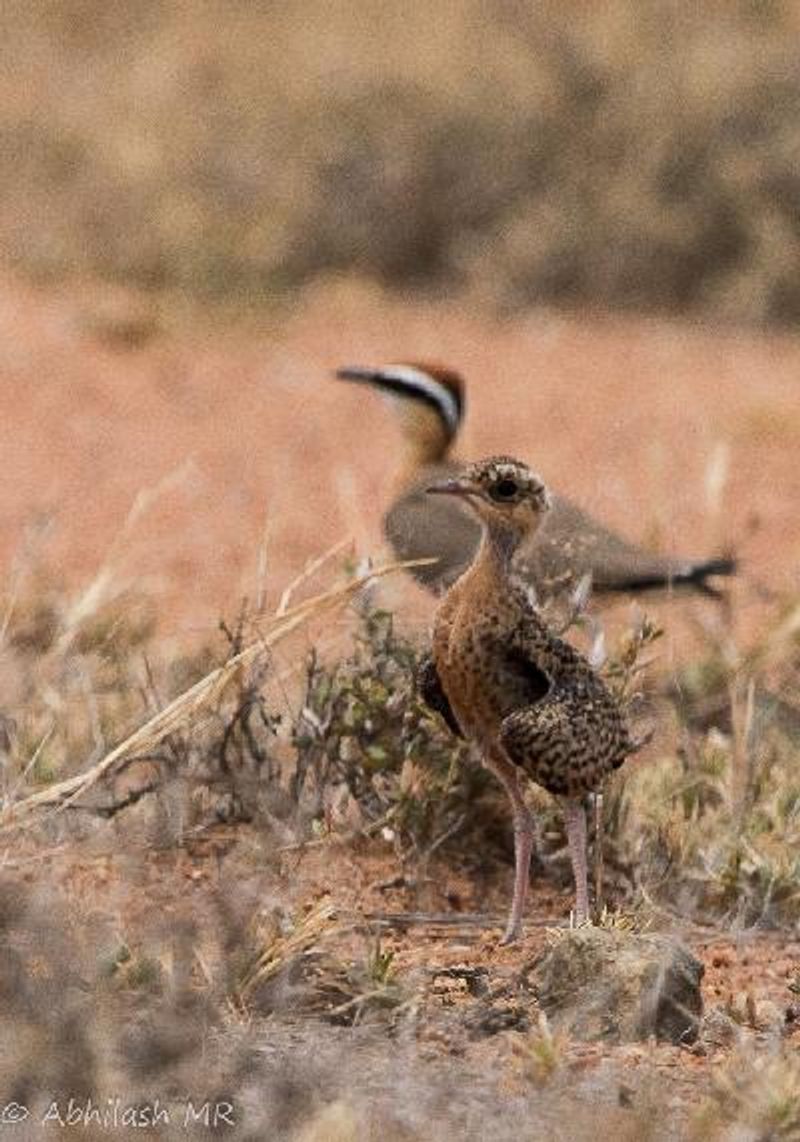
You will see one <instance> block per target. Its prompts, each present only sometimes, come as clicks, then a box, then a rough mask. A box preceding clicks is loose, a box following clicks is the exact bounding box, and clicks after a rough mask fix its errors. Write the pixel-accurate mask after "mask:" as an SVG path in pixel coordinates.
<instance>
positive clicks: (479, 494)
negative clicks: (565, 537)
mask: <svg viewBox="0 0 800 1142" xmlns="http://www.w3.org/2000/svg"><path fill="white" fill-rule="evenodd" d="M426 490H427V491H428V492H429V493H431V494H432V495H444V496H458V497H460V498H461V499H463V500H464V501H465V503H467V504H469V506H470V507H471V508H472V509H473V511H475V512H476V513H477V515H478V516H480V518H481V520H482V521H483V522H484V524H485V525H486V526H487V528H488V530H489V532H490V534H491V533H495V534H497V535H503V536H504V537H505V539H506V541H508V542H511V543H512V544H513V546H516V545H517V544H518V543H519V542H521V540H523V539H524V538H525V537H526V536H528V535H530V534H532V533H533V532H534V531H536V529H537V528H538V527H539V526H540V524H541V523H542V521H543V519H544V517H545V516H546V514H547V512H548V511H549V510H550V493H549V492H548V490H547V488H546V487H545V485H544V483H543V482H542V480H541V478H540V477H539V476H537V474H536V473H535V472H532V471H531V469H530V468H529V467H528V466H527V464H523V463H522V461H520V460H514V459H513V458H512V457H511V456H492V457H490V458H489V459H488V460H479V461H478V462H477V463H475V464H470V465H469V467H468V468H465V469H464V471H463V472H462V473H461V475H460V476H458V477H456V478H455V479H451V480H441V481H439V482H438V483H436V484H432V485H431V486H430V487H429V488H427V489H426Z"/></svg>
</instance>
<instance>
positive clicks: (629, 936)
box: [532, 927, 703, 1043]
mask: <svg viewBox="0 0 800 1142" xmlns="http://www.w3.org/2000/svg"><path fill="white" fill-rule="evenodd" d="M702 977H703V965H702V964H701V963H700V961H699V960H698V959H696V958H695V956H693V955H692V953H691V952H690V951H689V949H688V948H687V947H685V946H684V945H683V944H681V943H680V942H679V941H678V940H675V939H673V938H672V937H669V936H661V935H656V934H651V933H646V934H643V935H639V934H634V933H631V932H624V931H614V930H610V929H607V928H589V927H586V928H577V929H575V930H574V931H569V932H565V933H564V934H563V936H561V937H560V938H559V939H558V940H557V941H556V942H555V943H554V944H553V945H552V946H551V947H549V948H548V949H547V950H546V951H545V952H543V953H542V955H540V956H539V957H538V958H537V960H535V961H534V963H533V965H532V983H533V986H534V989H535V991H536V994H537V997H538V1000H539V1003H540V1005H541V1007H542V1008H543V1009H544V1011H545V1012H546V1013H547V1015H548V1017H549V1018H550V1019H552V1021H553V1023H554V1025H555V1026H558V1027H562V1028H564V1029H566V1030H568V1031H569V1032H570V1034H572V1035H574V1036H575V1038H578V1039H587V1040H597V1039H604V1040H608V1041H611V1042H616V1043H622V1042H632V1041H636V1040H643V1039H649V1038H650V1037H651V1036H655V1038H656V1039H660V1040H665V1041H667V1042H670V1043H693V1042H694V1041H695V1039H696V1038H697V1033H698V1027H699V1022H700V1017H701V1015H702V1011H703V1000H702V996H701V993H700V980H701V979H702Z"/></svg>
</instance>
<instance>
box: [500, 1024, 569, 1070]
mask: <svg viewBox="0 0 800 1142" xmlns="http://www.w3.org/2000/svg"><path fill="white" fill-rule="evenodd" d="M567 1043H568V1039H567V1036H566V1035H564V1034H563V1033H561V1032H554V1031H553V1029H552V1028H551V1026H550V1021H549V1020H548V1018H547V1016H546V1015H545V1013H544V1012H543V1011H540V1012H539V1018H538V1021H537V1024H536V1026H535V1027H534V1028H532V1029H531V1030H530V1031H528V1032H527V1033H526V1034H524V1035H522V1036H519V1037H515V1039H514V1043H513V1050H514V1055H515V1058H516V1060H517V1063H518V1065H519V1068H520V1072H521V1074H522V1075H523V1077H524V1078H526V1079H527V1080H528V1082H531V1083H533V1084H534V1085H535V1086H537V1087H542V1086H546V1085H547V1083H549V1082H550V1081H551V1080H552V1079H553V1078H554V1077H555V1075H556V1074H558V1072H559V1071H560V1070H561V1069H562V1068H563V1066H564V1056H565V1051H566V1047H567Z"/></svg>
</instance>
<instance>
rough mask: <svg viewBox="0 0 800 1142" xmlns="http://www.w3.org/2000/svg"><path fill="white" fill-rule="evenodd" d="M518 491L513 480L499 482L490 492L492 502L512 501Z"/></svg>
mask: <svg viewBox="0 0 800 1142" xmlns="http://www.w3.org/2000/svg"><path fill="white" fill-rule="evenodd" d="M518 491H519V487H518V486H517V483H516V481H515V480H499V481H498V482H497V483H496V484H495V485H494V486H493V487H492V488H491V489H490V490H489V495H490V496H491V497H492V499H493V500H513V498H514V496H515V495H516V494H517V492H518Z"/></svg>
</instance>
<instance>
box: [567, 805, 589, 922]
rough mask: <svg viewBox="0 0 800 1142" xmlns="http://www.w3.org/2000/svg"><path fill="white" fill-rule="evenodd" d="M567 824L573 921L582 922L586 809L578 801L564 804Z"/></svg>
mask: <svg viewBox="0 0 800 1142" xmlns="http://www.w3.org/2000/svg"><path fill="white" fill-rule="evenodd" d="M564 816H565V817H566V824H567V843H568V844H569V855H570V857H571V858H572V871H573V873H574V875H575V921H576V923H578V924H583V923H585V922H586V921H587V920H588V919H589V877H588V871H587V864H586V810H585V809H584V807H583V805H582V804H581V803H580V802H579V801H567V802H566V804H565V805H564Z"/></svg>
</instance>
